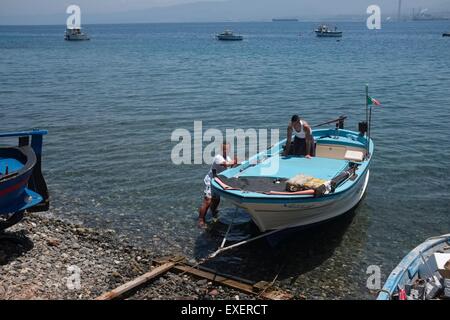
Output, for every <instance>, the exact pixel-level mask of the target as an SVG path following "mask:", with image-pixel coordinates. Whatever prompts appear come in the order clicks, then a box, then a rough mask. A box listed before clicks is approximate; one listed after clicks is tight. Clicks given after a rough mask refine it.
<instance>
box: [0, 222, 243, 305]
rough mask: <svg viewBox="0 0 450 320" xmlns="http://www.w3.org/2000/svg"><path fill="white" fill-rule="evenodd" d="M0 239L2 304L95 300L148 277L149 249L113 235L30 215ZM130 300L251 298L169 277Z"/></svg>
mask: <svg viewBox="0 0 450 320" xmlns="http://www.w3.org/2000/svg"><path fill="white" fill-rule="evenodd" d="M7 235H8V236H13V237H14V238H18V239H21V241H19V242H16V241H11V240H0V299H93V298H95V297H97V296H99V295H100V294H102V293H103V292H106V291H109V290H112V289H114V288H116V287H117V286H119V285H121V284H123V283H125V282H127V281H129V280H132V279H133V278H135V277H137V276H139V275H141V274H143V273H145V272H148V271H149V270H150V268H151V262H152V259H153V258H155V257H153V255H152V252H151V251H150V250H151V248H147V249H145V250H144V249H140V248H137V247H134V246H133V245H130V243H129V242H128V240H126V239H125V238H123V237H119V236H117V235H116V234H115V232H114V231H112V230H97V229H95V230H94V229H89V228H85V227H83V226H80V225H74V224H69V223H66V222H63V221H60V220H58V219H54V218H48V217H43V216H40V215H38V214H27V215H26V218H25V219H24V220H23V221H22V222H21V223H19V224H17V225H15V226H14V227H13V228H10V229H9V230H8V232H7ZM130 298H132V299H248V298H249V297H248V296H246V295H243V294H242V293H239V292H236V291H234V290H231V289H228V288H222V287H220V286H215V285H214V284H213V283H210V282H207V281H204V280H199V279H194V278H192V277H189V276H187V275H183V276H179V275H176V274H173V273H167V274H165V275H164V276H162V277H159V278H157V279H155V280H154V281H153V282H150V283H149V284H148V285H146V286H144V287H143V288H141V289H139V290H138V291H137V292H135V293H134V294H133V295H132V296H131V297H130Z"/></svg>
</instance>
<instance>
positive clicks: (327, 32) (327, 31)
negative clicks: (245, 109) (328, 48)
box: [314, 24, 342, 38]
mask: <svg viewBox="0 0 450 320" xmlns="http://www.w3.org/2000/svg"><path fill="white" fill-rule="evenodd" d="M314 32H315V33H316V35H317V36H318V37H322V38H340V37H342V31H337V27H334V30H332V29H331V28H330V27H329V26H327V25H325V24H322V25H320V26H319V27H318V28H317V29H316V30H314Z"/></svg>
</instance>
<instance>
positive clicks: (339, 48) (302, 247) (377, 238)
mask: <svg viewBox="0 0 450 320" xmlns="http://www.w3.org/2000/svg"><path fill="white" fill-rule="evenodd" d="M337 25H338V27H339V28H340V29H341V30H342V31H343V33H344V34H343V38H342V39H341V40H340V41H337V40H336V39H319V38H316V37H315V35H314V33H313V32H312V30H313V29H314V27H316V24H315V23H307V22H284V23H283V22H279V23H227V24H225V23H208V24H196V23H192V24H130V25H86V26H84V27H85V31H86V32H88V33H89V35H90V37H91V40H90V41H85V42H67V41H64V40H63V33H64V30H65V27H64V25H63V24H62V25H61V26H35V27H34V26H1V27H0V121H1V131H12V130H19V129H30V128H42V129H47V130H48V131H49V134H48V136H46V137H45V145H44V156H43V168H44V174H45V177H46V180H47V183H48V186H49V190H50V193H51V210H50V214H51V215H54V216H57V217H60V218H63V219H65V220H68V221H73V222H80V223H84V224H85V225H87V226H91V227H103V228H110V229H114V230H116V231H117V232H119V233H120V234H123V235H127V236H129V237H131V238H132V239H133V241H134V242H135V243H136V244H137V245H141V246H144V247H148V248H150V249H152V250H155V254H156V253H158V254H163V253H172V252H180V253H183V254H186V255H188V256H189V257H190V258H191V259H200V258H202V257H205V256H207V255H208V254H209V253H210V252H212V251H214V250H215V249H216V248H217V247H218V246H219V245H220V241H221V237H222V236H223V234H224V233H225V231H226V229H227V224H228V223H229V222H230V221H231V220H233V219H234V222H235V223H236V226H235V227H233V228H232V231H231V235H230V236H231V240H234V241H235V240H239V239H246V238H248V237H250V236H252V235H254V234H255V231H256V230H255V229H256V228H255V227H254V225H253V224H252V223H251V222H250V220H249V218H248V216H247V215H246V214H245V212H243V211H237V213H236V212H235V209H234V208H233V207H231V206H230V205H229V204H227V203H226V201H224V202H223V203H222V207H221V208H222V210H221V218H220V221H219V223H217V224H215V225H214V226H213V227H211V229H210V230H209V231H206V232H205V231H202V230H199V229H198V228H197V227H196V218H197V207H198V206H199V205H200V203H201V200H202V195H203V193H202V192H203V177H204V175H205V174H206V173H207V171H208V168H209V166H208V165H207V164H203V165H195V164H185V165H174V164H173V163H172V162H171V151H172V148H173V147H174V146H175V144H176V142H172V141H171V134H172V132H173V131H174V130H175V129H180V128H181V129H187V130H189V131H191V132H193V125H194V121H203V129H204V130H206V129H209V128H217V129H220V130H224V129H225V128H242V129H246V128H256V129H261V128H267V129H280V132H282V133H284V132H285V129H286V125H287V123H288V120H289V118H290V116H291V115H292V114H294V113H299V114H300V115H301V116H302V117H304V118H305V119H306V120H307V121H308V122H309V123H311V124H317V123H320V122H323V121H326V120H330V119H333V118H336V117H337V116H339V115H347V116H348V117H349V119H348V121H347V122H346V126H347V128H350V129H356V127H357V123H358V121H360V120H363V119H364V117H365V116H364V101H365V89H364V85H365V84H366V83H367V84H369V86H370V94H371V96H373V97H374V98H377V99H378V100H380V101H381V102H382V104H383V105H382V106H381V107H376V108H374V110H373V129H372V137H373V140H374V142H375V145H376V150H375V154H374V158H373V162H372V170H371V176H370V183H369V188H368V192H367V196H366V198H365V199H364V201H363V202H362V204H361V205H360V206H359V207H358V209H357V210H356V211H355V212H354V214H352V215H348V216H346V217H344V218H343V219H340V220H338V221H335V222H332V223H328V224H326V225H324V226H321V227H318V228H313V229H309V230H304V231H298V232H296V233H295V234H293V235H292V236H291V237H288V238H287V239H285V240H283V241H281V242H279V243H278V245H276V246H273V244H272V245H270V244H269V243H268V242H267V241H264V240H262V241H258V242H255V243H252V244H249V245H248V246H245V247H242V248H240V249H236V250H232V251H229V252H228V253H226V254H223V255H222V256H219V257H217V258H216V259H215V260H214V261H211V262H209V263H208V265H209V266H211V267H214V268H216V269H218V270H219V271H221V272H226V273H233V274H236V275H239V276H241V277H244V278H249V279H252V280H255V281H256V280H266V281H272V280H273V279H275V278H276V284H277V285H279V286H281V287H283V288H285V289H290V290H292V292H294V293H295V294H296V295H297V296H304V297H306V298H311V299H314V298H318V299H322V298H332V299H342V298H348V299H373V298H374V295H373V293H371V292H369V290H368V289H367V288H366V281H367V277H368V276H369V275H368V274H366V271H367V268H368V266H370V265H377V266H379V267H380V269H381V281H382V282H383V281H384V280H385V279H386V277H387V275H388V274H389V273H390V271H391V270H392V269H393V267H394V266H395V265H396V264H397V263H398V262H399V261H400V259H401V258H402V257H403V256H404V255H405V254H406V253H407V252H408V251H410V250H411V249H412V248H413V247H415V246H416V245H417V244H419V243H421V242H422V241H423V240H425V239H426V238H427V237H431V236H435V235H439V234H443V233H448V232H450V216H449V205H450V178H449V177H450V59H449V55H450V39H449V38H443V37H442V36H441V35H442V33H443V32H444V31H447V30H450V23H449V22H448V21H447V22H446V21H444V22H439V21H434V22H405V23H384V24H383V25H382V29H381V30H375V31H374V30H368V29H367V28H366V27H365V22H361V23H356V22H354V23H342V22H341V23H337ZM225 28H230V29H232V30H234V31H235V32H238V33H241V34H243V35H244V37H245V40H244V41H242V42H233V43H227V42H219V41H217V40H215V38H214V35H215V34H216V33H218V32H221V31H223V30H224V29H225ZM6 142H8V141H6Z"/></svg>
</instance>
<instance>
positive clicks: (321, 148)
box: [316, 144, 365, 162]
mask: <svg viewBox="0 0 450 320" xmlns="http://www.w3.org/2000/svg"><path fill="white" fill-rule="evenodd" d="M364 155H365V150H363V149H361V148H355V147H349V146H342V145H332V144H317V146H316V157H321V158H330V159H340V160H349V161H358V162H361V161H363V160H364Z"/></svg>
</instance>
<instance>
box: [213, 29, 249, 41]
mask: <svg viewBox="0 0 450 320" xmlns="http://www.w3.org/2000/svg"><path fill="white" fill-rule="evenodd" d="M216 38H217V40H222V41H242V40H244V37H243V36H241V35H237V34H234V33H233V31H231V30H225V31H224V32H222V33H220V34H218V35H216Z"/></svg>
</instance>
